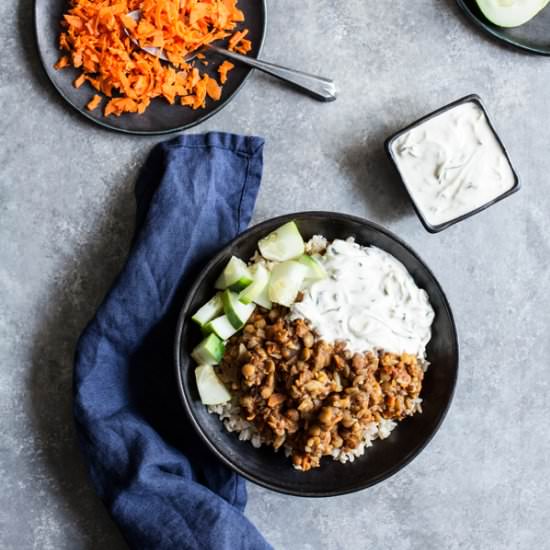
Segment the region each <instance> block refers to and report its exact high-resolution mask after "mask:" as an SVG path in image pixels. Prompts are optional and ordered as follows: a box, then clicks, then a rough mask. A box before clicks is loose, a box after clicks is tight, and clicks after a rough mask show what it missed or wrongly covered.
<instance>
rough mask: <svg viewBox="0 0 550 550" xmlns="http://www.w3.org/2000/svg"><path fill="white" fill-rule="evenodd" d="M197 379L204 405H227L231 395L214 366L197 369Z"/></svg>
mask: <svg viewBox="0 0 550 550" xmlns="http://www.w3.org/2000/svg"><path fill="white" fill-rule="evenodd" d="M195 379H196V380H197V388H198V390H199V395H200V398H201V401H202V403H203V404H204V405H219V404H220V403H227V402H228V401H229V400H230V399H231V394H230V393H229V392H228V391H227V388H226V387H225V386H224V384H223V382H222V381H221V380H220V379H219V378H218V375H217V374H216V371H215V370H214V367H213V366H212V365H201V366H199V367H197V368H196V369H195Z"/></svg>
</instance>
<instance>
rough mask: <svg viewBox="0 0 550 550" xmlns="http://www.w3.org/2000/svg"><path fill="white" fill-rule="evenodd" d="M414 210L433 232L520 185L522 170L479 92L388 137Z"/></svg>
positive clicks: (387, 147)
mask: <svg viewBox="0 0 550 550" xmlns="http://www.w3.org/2000/svg"><path fill="white" fill-rule="evenodd" d="M386 150H387V153H388V155H389V156H390V158H391V160H392V161H393V163H394V165H395V167H396V169H397V171H398V173H399V175H400V177H401V180H402V181H403V184H404V185H405V188H406V189H407V191H408V193H409V196H410V198H411V200H412V202H413V204H414V207H415V210H416V212H417V214H418V216H419V217H420V219H421V221H422V223H423V224H424V226H425V227H426V229H427V230H428V231H430V232H432V233H435V232H438V231H441V230H443V229H446V228H447V227H449V226H450V225H453V224H454V223H456V222H459V221H461V220H463V219H465V218H467V217H469V216H472V215H473V214H476V213H478V212H480V211H481V210H484V209H485V208H487V207H489V206H491V205H492V204H494V203H495V202H497V201H499V200H501V199H503V198H505V197H507V196H509V195H510V194H512V193H514V192H515V191H517V190H518V189H519V179H518V176H517V174H516V172H515V170H514V168H513V166H512V163H511V162H510V158H509V157H508V154H507V152H506V149H505V147H504V145H503V144H502V141H501V140H500V138H499V137H498V134H497V133H496V131H495V129H494V127H493V125H492V124H491V122H490V120H489V117H488V115H487V112H486V110H485V108H484V106H483V103H482V102H481V99H480V98H479V97H478V96H477V95H469V96H466V97H464V98H462V99H459V100H458V101H455V102H453V103H451V104H449V105H447V106H445V107H443V108H441V109H439V110H437V111H435V112H434V113H432V114H430V115H428V116H426V117H424V118H422V119H420V120H418V121H417V122H415V123H413V124H412V125H410V126H409V127H407V128H405V129H404V130H402V131H400V132H398V133H397V134H395V135H394V136H393V137H391V138H390V139H388V140H387V141H386Z"/></svg>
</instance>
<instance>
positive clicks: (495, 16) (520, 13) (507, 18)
mask: <svg viewBox="0 0 550 550" xmlns="http://www.w3.org/2000/svg"><path fill="white" fill-rule="evenodd" d="M476 1H477V4H478V6H479V9H480V10H481V12H482V13H483V15H484V16H485V17H486V18H487V19H488V20H489V21H491V23H494V24H495V25H497V26H499V27H519V26H520V25H523V24H524V23H527V21H529V20H530V19H532V18H533V17H535V15H537V14H538V13H539V12H540V11H541V10H542V9H543V8H545V7H546V5H547V4H548V0H476Z"/></svg>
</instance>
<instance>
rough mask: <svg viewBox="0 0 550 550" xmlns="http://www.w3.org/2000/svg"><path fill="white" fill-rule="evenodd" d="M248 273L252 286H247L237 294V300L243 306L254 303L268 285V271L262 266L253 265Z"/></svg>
mask: <svg viewBox="0 0 550 550" xmlns="http://www.w3.org/2000/svg"><path fill="white" fill-rule="evenodd" d="M250 273H251V274H252V278H253V281H252V284H250V285H249V286H247V287H246V288H245V289H244V290H242V291H241V293H240V294H239V300H240V301H241V302H242V303H243V304H250V303H251V302H256V300H257V299H258V297H259V296H261V294H262V293H263V292H264V291H265V289H266V288H267V285H268V283H269V271H268V270H267V269H266V268H265V266H263V265H262V264H254V265H253V266H252V267H251V268H250ZM270 307H271V306H270Z"/></svg>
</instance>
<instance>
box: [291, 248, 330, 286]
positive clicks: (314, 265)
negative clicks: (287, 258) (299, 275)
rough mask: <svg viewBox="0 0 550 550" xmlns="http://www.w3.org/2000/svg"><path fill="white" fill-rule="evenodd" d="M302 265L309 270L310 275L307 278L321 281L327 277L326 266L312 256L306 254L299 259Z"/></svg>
mask: <svg viewBox="0 0 550 550" xmlns="http://www.w3.org/2000/svg"><path fill="white" fill-rule="evenodd" d="M297 261H298V262H299V263H301V264H302V265H304V266H306V267H307V269H308V270H309V275H308V276H306V280H308V279H309V280H312V281H320V280H322V279H326V277H327V273H326V271H325V268H324V267H323V266H322V265H321V264H320V263H319V262H318V261H317V260H316V259H315V258H313V257H312V256H309V255H307V254H304V255H303V256H300V258H298V260H297Z"/></svg>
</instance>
